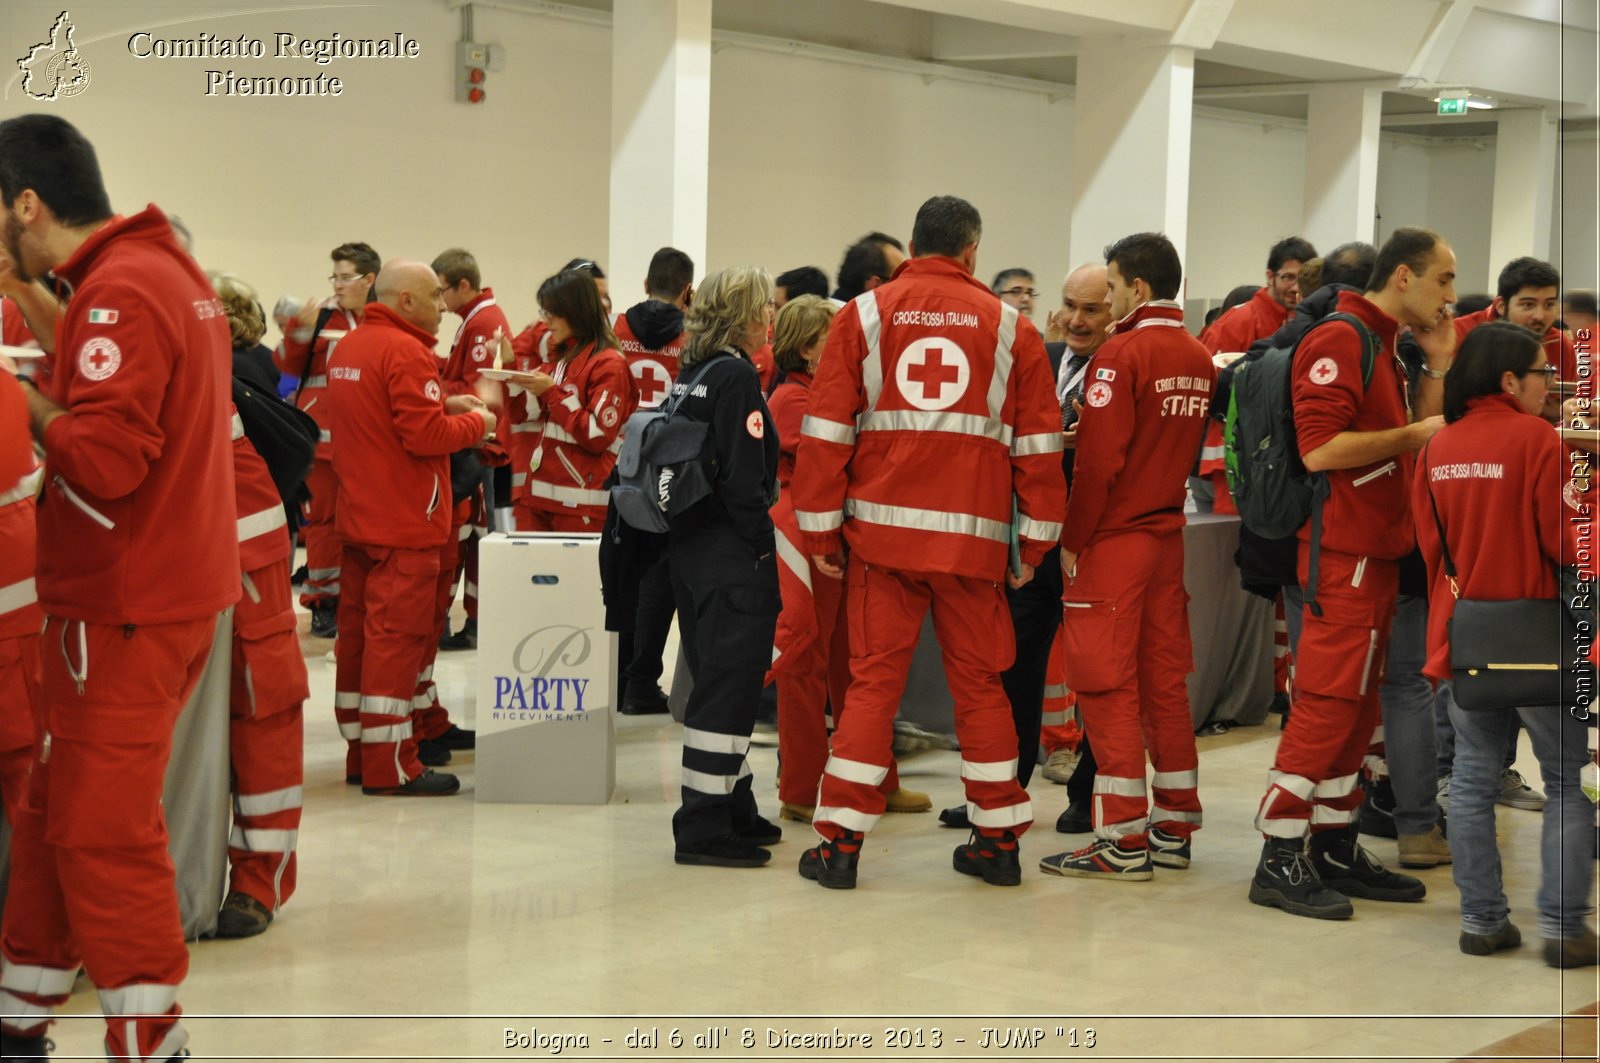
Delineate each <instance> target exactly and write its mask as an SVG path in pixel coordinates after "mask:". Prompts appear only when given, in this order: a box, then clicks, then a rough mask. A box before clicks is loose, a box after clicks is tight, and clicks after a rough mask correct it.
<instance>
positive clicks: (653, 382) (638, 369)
mask: <svg viewBox="0 0 1600 1063" xmlns="http://www.w3.org/2000/svg"><path fill="white" fill-rule="evenodd" d="M628 370H629V371H630V372H631V373H632V374H633V384H634V387H636V388H638V389H639V406H640V407H641V408H643V409H646V410H650V409H654V408H655V407H657V406H660V405H661V403H662V402H663V401H665V400H666V397H667V391H668V390H669V389H670V388H671V387H672V374H671V373H668V372H667V367H666V366H664V365H662V364H661V363H660V362H658V361H656V360H655V359H653V358H640V359H639V360H638V361H636V362H634V363H633V364H632V365H630V366H629V367H628Z"/></svg>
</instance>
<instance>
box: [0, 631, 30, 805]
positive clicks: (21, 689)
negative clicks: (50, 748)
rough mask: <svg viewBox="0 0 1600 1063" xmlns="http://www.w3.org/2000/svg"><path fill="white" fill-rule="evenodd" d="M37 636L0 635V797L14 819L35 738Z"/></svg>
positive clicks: (24, 789)
mask: <svg viewBox="0 0 1600 1063" xmlns="http://www.w3.org/2000/svg"><path fill="white" fill-rule="evenodd" d="M38 702H39V636H38V635H18V636H14V637H12V638H7V639H0V800H3V801H4V805H5V814H6V822H7V823H15V822H16V821H17V815H18V813H19V812H20V810H21V807H22V795H23V793H24V792H25V791H26V790H27V786H28V770H29V768H30V767H31V765H32V764H33V746H34V742H35V741H36V740H37V738H38V727H37V722H36V715H35V711H34V706H35V705H37V704H38Z"/></svg>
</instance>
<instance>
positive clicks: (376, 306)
mask: <svg viewBox="0 0 1600 1063" xmlns="http://www.w3.org/2000/svg"><path fill="white" fill-rule="evenodd" d="M361 325H362V326H363V327H366V326H377V327H378V328H392V329H397V330H398V331H400V332H403V333H405V334H406V335H407V336H410V337H411V338H412V339H414V340H416V341H417V342H418V343H421V344H424V345H425V346H427V348H428V349H429V350H430V351H431V350H433V345H434V343H435V342H436V341H437V340H438V338H439V337H437V336H435V335H434V334H433V333H431V332H424V331H423V330H422V329H419V328H417V326H415V325H413V324H412V323H411V322H409V321H407V320H406V319H405V318H403V317H401V316H400V315H399V314H397V313H395V312H394V311H393V310H391V309H389V307H388V305H387V304H385V303H368V304H367V312H366V314H365V315H364V316H363V317H362V318H361Z"/></svg>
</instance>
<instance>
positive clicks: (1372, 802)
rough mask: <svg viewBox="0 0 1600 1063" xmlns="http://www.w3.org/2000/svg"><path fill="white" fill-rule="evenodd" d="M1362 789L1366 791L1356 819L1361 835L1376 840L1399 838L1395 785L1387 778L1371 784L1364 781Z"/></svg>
mask: <svg viewBox="0 0 1600 1063" xmlns="http://www.w3.org/2000/svg"><path fill="white" fill-rule="evenodd" d="M1361 788H1362V789H1363V790H1364V791H1366V795H1365V796H1364V797H1363V798H1362V799H1361V811H1360V812H1359V813H1358V814H1357V817H1356V822H1357V823H1358V824H1359V825H1360V828H1361V833H1362V834H1370V835H1371V836H1372V837H1374V838H1398V837H1399V836H1400V832H1399V830H1398V829H1397V828H1396V827H1395V825H1394V783H1392V782H1390V781H1389V780H1388V779H1387V778H1384V779H1379V780H1378V781H1377V782H1374V783H1371V784H1368V783H1366V782H1365V781H1363V783H1362V787H1361Z"/></svg>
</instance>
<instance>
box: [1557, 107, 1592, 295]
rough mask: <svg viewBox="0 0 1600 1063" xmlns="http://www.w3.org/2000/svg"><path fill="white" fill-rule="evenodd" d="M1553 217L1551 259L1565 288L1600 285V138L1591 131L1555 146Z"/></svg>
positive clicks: (1566, 139)
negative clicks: (1599, 215) (1599, 262)
mask: <svg viewBox="0 0 1600 1063" xmlns="http://www.w3.org/2000/svg"><path fill="white" fill-rule="evenodd" d="M1556 150H1557V152H1558V155H1557V166H1556V196H1555V202H1554V203H1553V204H1552V206H1553V210H1554V213H1555V218H1554V219H1553V221H1552V224H1551V230H1550V258H1551V261H1553V262H1554V263H1555V266H1556V268H1557V269H1559V270H1560V271H1561V279H1562V281H1563V282H1564V283H1565V284H1566V286H1567V287H1568V288H1588V289H1589V290H1590V291H1593V290H1594V289H1596V288H1597V287H1600V279H1597V274H1600V269H1597V264H1596V261H1595V259H1596V248H1597V247H1600V222H1597V220H1596V212H1597V204H1600V178H1597V172H1600V170H1597V161H1600V160H1597V156H1600V138H1597V137H1596V136H1595V135H1594V134H1593V133H1589V134H1587V135H1585V136H1581V137H1576V136H1575V137H1568V138H1563V140H1562V141H1561V143H1560V145H1559V146H1558V147H1557V149H1556Z"/></svg>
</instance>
